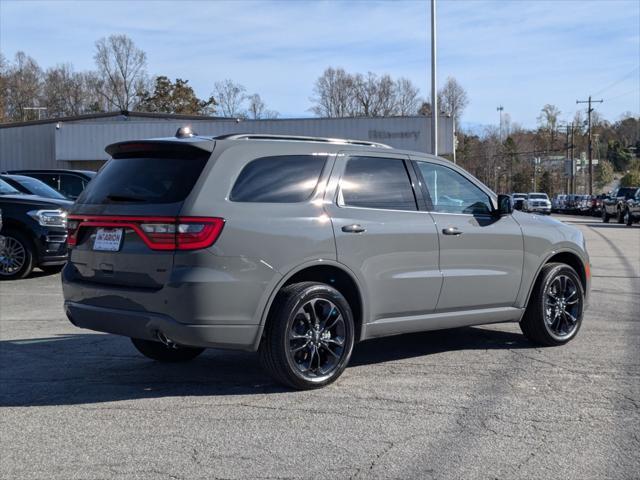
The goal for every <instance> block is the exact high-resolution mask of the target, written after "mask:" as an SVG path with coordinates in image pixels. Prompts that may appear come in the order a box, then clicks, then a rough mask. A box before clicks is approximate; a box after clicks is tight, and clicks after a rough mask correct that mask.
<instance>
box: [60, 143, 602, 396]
mask: <svg viewBox="0 0 640 480" xmlns="http://www.w3.org/2000/svg"><path fill="white" fill-rule="evenodd" d="M214 147H215V148H214ZM106 151H107V152H108V153H109V155H111V156H112V159H111V160H109V161H108V162H107V164H106V165H105V166H104V167H103V168H102V169H101V171H100V173H99V174H98V176H97V177H96V178H95V179H94V180H92V181H91V183H90V184H89V185H88V186H87V188H86V189H85V191H84V192H83V193H82V194H81V195H80V197H79V198H78V200H77V201H76V203H75V204H74V205H73V206H72V207H71V210H70V214H69V220H68V229H69V245H70V257H69V262H68V263H67V265H66V266H65V268H64V269H63V271H62V282H63V292H64V299H65V304H64V306H65V310H66V313H67V316H68V318H69V320H70V321H71V322H72V323H73V324H74V325H76V326H78V327H83V328H88V329H91V330H97V331H102V332H109V333H113V334H119V335H124V336H127V337H130V338H132V342H133V344H134V346H135V347H136V348H137V349H138V350H139V351H140V352H141V353H142V354H143V355H146V356H147V357H149V358H152V359H155V360H159V361H174V362H175V361H186V360H190V359H193V358H194V357H196V356H198V355H199V354H200V353H201V352H202V351H203V349H204V348H207V347H224V348H231V349H240V350H248V351H256V350H257V351H258V352H259V356H260V358H261V361H262V364H263V365H264V366H265V368H266V370H267V371H268V372H269V373H270V374H271V375H272V376H273V378H275V379H276V380H277V381H278V382H281V383H283V384H285V385H288V386H290V387H293V388H299V389H308V388H316V387H321V386H324V385H326V384H328V383H330V382H332V381H334V380H335V379H336V378H338V377H339V376H340V374H341V373H342V371H343V370H344V369H345V367H346V366H347V364H348V362H349V359H350V357H351V352H352V349H353V346H354V343H355V342H356V341H360V340H365V339H369V338H373V337H381V336H386V335H395V334H399V333H408V332H417V331H423V330H434V329H441V328H452V327H461V326H466V325H477V324H483V323H495V322H509V321H512V322H520V326H521V328H522V331H523V332H524V334H525V335H526V336H527V338H529V339H530V340H531V341H533V342H535V343H539V344H543V345H559V344H564V343H566V342H568V341H569V340H571V339H572V338H574V337H575V335H576V333H577V332H578V330H579V328H580V325H581V323H582V318H583V310H584V307H585V296H586V295H587V292H588V290H589V284H590V270H589V259H588V255H587V252H586V250H585V243H584V239H583V236H582V233H581V232H580V230H578V229H576V228H575V227H572V226H569V225H565V224H563V223H561V222H559V221H557V220H555V219H551V218H542V217H539V216H535V215H527V214H524V213H521V212H517V211H513V210H512V203H511V198H510V196H508V195H498V196H496V195H495V194H494V193H493V192H492V191H491V190H490V189H489V188H487V187H486V186H485V185H483V184H482V183H481V182H480V181H479V180H477V179H476V178H474V177H473V176H472V175H470V174H469V173H468V172H466V171H465V170H463V169H461V168H459V167H458V166H456V165H454V164H452V163H451V162H449V161H447V160H444V159H440V158H437V157H434V156H430V155H426V154H423V153H415V152H406V151H399V150H395V149H392V148H389V147H386V146H383V145H380V144H372V143H368V142H361V141H357V142H355V141H349V140H335V139H322V138H308V137H299V138H298V137H284V136H273V135H227V136H222V137H198V136H193V135H186V134H184V133H181V132H180V131H179V133H178V135H177V137H176V138H173V137H172V138H166V139H160V140H159V139H154V140H150V141H144V140H138V141H126V142H121V143H116V144H113V145H110V146H108V147H107V148H106ZM134 173H135V174H134Z"/></svg>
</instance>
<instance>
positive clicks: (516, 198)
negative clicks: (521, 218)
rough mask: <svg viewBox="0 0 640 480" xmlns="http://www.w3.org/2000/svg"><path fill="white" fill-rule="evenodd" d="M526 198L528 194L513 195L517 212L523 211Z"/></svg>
mask: <svg viewBox="0 0 640 480" xmlns="http://www.w3.org/2000/svg"><path fill="white" fill-rule="evenodd" d="M526 198H527V194H526V193H512V194H511V199H512V200H513V208H514V209H516V210H522V206H523V204H524V201H525V199H526Z"/></svg>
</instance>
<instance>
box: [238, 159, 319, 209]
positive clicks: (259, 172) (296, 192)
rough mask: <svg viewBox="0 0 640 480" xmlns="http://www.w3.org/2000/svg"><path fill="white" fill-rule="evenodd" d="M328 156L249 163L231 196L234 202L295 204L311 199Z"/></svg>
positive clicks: (257, 160)
mask: <svg viewBox="0 0 640 480" xmlns="http://www.w3.org/2000/svg"><path fill="white" fill-rule="evenodd" d="M326 161H327V156H326V155H281V156H277V157H263V158H258V159H256V160H253V161H251V162H250V163H248V164H247V165H246V166H245V167H244V168H243V169H242V171H241V172H240V175H239V176H238V179H237V180H236V183H235V184H234V185H233V188H232V190H231V196H230V197H229V198H230V200H231V201H233V202H265V203H293V202H304V201H305V200H307V199H309V197H310V196H311V194H312V193H313V191H314V190H315V189H316V185H317V184H318V179H319V178H320V174H321V173H322V169H323V168H324V164H325V163H326Z"/></svg>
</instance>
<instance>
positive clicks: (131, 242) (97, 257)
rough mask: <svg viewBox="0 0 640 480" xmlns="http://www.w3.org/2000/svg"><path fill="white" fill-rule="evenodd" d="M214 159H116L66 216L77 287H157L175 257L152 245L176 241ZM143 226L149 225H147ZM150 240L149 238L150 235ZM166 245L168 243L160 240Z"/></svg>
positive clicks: (199, 154)
mask: <svg viewBox="0 0 640 480" xmlns="http://www.w3.org/2000/svg"><path fill="white" fill-rule="evenodd" d="M210 154H211V152H209V151H203V150H200V149H197V148H194V147H191V148H187V147H175V148H174V147H172V146H171V145H169V146H166V147H162V148H154V149H152V150H149V151H145V147H144V144H138V150H136V151H133V152H125V153H120V154H116V155H114V158H113V159H112V160H109V162H107V164H106V165H105V166H104V167H103V168H102V169H101V171H100V173H99V174H98V175H97V176H96V177H95V178H94V179H93V180H92V181H91V182H90V183H89V184H88V185H87V188H86V189H85V190H84V191H83V192H82V194H81V195H80V197H79V198H78V199H77V201H76V203H75V204H74V205H73V207H72V210H71V212H70V215H69V220H68V224H69V233H70V235H69V237H70V243H75V245H73V247H72V249H71V253H70V263H71V264H72V266H73V267H74V268H73V274H74V276H75V279H76V280H82V281H90V282H95V283H100V284H108V285H117V286H125V287H140V288H160V287H162V286H163V285H164V284H165V283H166V281H167V279H168V276H169V275H170V272H171V267H172V265H173V256H174V253H173V251H172V250H163V249H162V248H163V247H162V246H160V247H158V245H156V244H153V245H150V244H151V242H150V239H154V238H155V239H158V238H160V239H162V238H169V239H170V237H171V232H170V231H169V230H170V228H171V227H163V225H168V224H171V223H172V222H173V223H175V219H176V217H177V216H178V215H179V214H180V211H181V208H182V205H183V202H184V200H185V199H186V198H187V196H188V195H189V194H190V192H191V191H192V189H193V188H194V185H195V184H196V182H197V180H198V178H199V177H200V174H201V172H202V171H203V169H204V167H205V165H206V163H207V160H208V158H209V156H210ZM143 223H144V224H143ZM147 231H148V232H153V234H149V233H148V234H145V232H147ZM161 241H164V240H161Z"/></svg>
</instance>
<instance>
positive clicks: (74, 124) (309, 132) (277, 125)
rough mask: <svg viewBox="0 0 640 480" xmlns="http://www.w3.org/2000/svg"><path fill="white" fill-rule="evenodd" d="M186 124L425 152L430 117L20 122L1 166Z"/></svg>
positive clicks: (71, 154) (86, 161) (71, 163)
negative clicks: (374, 143) (368, 143)
mask: <svg viewBox="0 0 640 480" xmlns="http://www.w3.org/2000/svg"><path fill="white" fill-rule="evenodd" d="M185 125H190V126H191V127H192V128H193V129H194V130H195V131H196V132H197V133H198V134H200V135H207V136H208V135H212V136H215V135H224V134H228V133H271V134H286V135H304V136H319V137H338V138H350V139H354V140H367V141H374V142H380V143H386V144H389V145H391V146H393V147H396V148H400V149H404V150H414V151H420V152H429V151H430V150H431V119H430V118H427V117H423V116H413V117H388V118H332V119H325V118H311V119H282V120H246V121H241V122H236V121H233V120H209V119H207V120H192V121H185V120H176V119H170V118H169V119H167V118H158V119H150V118H136V117H124V116H119V115H118V116H113V117H109V118H102V119H89V120H86V119H85V120H78V121H66V122H58V123H49V124H41V125H25V126H18V127H5V128H2V129H0V170H9V169H18V168H87V169H97V168H99V166H100V165H101V163H102V162H104V161H105V160H107V159H108V155H107V154H106V153H105V151H104V148H105V146H107V145H109V144H111V143H115V142H119V141H124V140H134V139H143V138H154V137H170V136H173V135H175V132H176V130H177V129H178V128H180V127H183V126H185ZM439 140H440V141H439V153H441V154H447V153H451V151H452V148H453V123H452V120H451V119H450V118H447V117H441V118H440V124H439Z"/></svg>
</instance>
